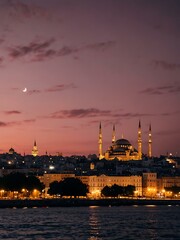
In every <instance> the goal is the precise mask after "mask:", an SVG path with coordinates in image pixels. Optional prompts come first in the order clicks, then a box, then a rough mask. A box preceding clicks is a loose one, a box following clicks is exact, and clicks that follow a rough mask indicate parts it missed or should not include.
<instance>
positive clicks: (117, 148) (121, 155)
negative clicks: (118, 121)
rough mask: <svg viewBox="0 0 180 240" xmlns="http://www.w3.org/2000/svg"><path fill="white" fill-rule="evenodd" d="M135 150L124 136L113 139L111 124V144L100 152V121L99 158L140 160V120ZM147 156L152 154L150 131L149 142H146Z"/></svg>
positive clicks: (100, 130) (100, 136) (100, 134)
mask: <svg viewBox="0 0 180 240" xmlns="http://www.w3.org/2000/svg"><path fill="white" fill-rule="evenodd" d="M137 147H138V148H137V150H136V149H135V147H134V146H132V145H131V143H130V142H129V141H128V140H127V139H124V138H121V139H118V140H116V141H115V126H114V125H113V133H112V145H111V146H110V147H109V148H108V149H107V150H106V152H105V153H104V155H103V153H102V129H101V123H100V127H99V159H102V158H103V157H104V158H105V159H106V160H113V159H118V160H120V161H129V160H141V159H142V156H143V154H142V132H141V122H140V121H139V126H138V139H137ZM148 156H150V157H151V156H152V140H151V132H149V142H148Z"/></svg>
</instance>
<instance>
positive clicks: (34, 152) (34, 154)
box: [32, 141, 38, 157]
mask: <svg viewBox="0 0 180 240" xmlns="http://www.w3.org/2000/svg"><path fill="white" fill-rule="evenodd" d="M32 155H33V156H34V157H36V156H37V155H38V149H37V144H36V141H34V146H33V149H32Z"/></svg>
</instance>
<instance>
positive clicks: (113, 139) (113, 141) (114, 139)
mask: <svg viewBox="0 0 180 240" xmlns="http://www.w3.org/2000/svg"><path fill="white" fill-rule="evenodd" d="M115 141H116V136H115V125H114V124H113V132H112V144H114V143H115Z"/></svg>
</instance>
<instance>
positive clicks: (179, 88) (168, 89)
mask: <svg viewBox="0 0 180 240" xmlns="http://www.w3.org/2000/svg"><path fill="white" fill-rule="evenodd" d="M179 92H180V85H168V86H160V87H154V88H146V89H144V90H142V91H140V93H143V94H150V95H162V94H168V93H179Z"/></svg>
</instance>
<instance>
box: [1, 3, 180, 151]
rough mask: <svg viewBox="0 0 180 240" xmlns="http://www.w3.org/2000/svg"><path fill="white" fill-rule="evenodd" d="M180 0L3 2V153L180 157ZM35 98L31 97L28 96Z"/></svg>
mask: <svg viewBox="0 0 180 240" xmlns="http://www.w3.org/2000/svg"><path fill="white" fill-rule="evenodd" d="M179 29H180V1H179V0H147V1H144V0H98V1H97V0H76V1H75V0H1V1H0V86H1V87H0V96H1V97H0V99H1V100H0V153H3V152H8V151H9V148H11V147H13V148H14V149H15V151H16V152H18V153H21V154H24V153H25V154H31V150H32V147H33V144H34V140H36V142H37V147H38V150H39V154H40V155H41V154H44V153H45V152H46V151H47V152H48V153H49V154H52V155H55V154H56V153H57V152H62V154H63V155H64V156H69V155H86V156H87V155H88V154H93V153H95V154H98V132H99V123H100V122H101V124H102V135H103V152H105V151H106V150H107V148H108V147H109V146H110V145H111V139H112V125H113V124H115V126H116V139H120V138H122V135H123V137H124V138H126V139H128V140H129V141H130V143H131V144H132V145H133V146H134V147H135V148H137V130H138V122H139V120H140V121H141V126H142V140H143V145H142V146H143V153H145V154H146V153H147V141H148V128H149V124H151V126H152V152H153V155H154V156H159V155H161V154H166V153H167V152H168V153H172V154H173V155H180V107H179V104H180V30H179ZM25 88H26V89H27V91H23V90H24V89H25Z"/></svg>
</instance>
